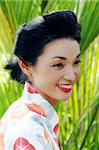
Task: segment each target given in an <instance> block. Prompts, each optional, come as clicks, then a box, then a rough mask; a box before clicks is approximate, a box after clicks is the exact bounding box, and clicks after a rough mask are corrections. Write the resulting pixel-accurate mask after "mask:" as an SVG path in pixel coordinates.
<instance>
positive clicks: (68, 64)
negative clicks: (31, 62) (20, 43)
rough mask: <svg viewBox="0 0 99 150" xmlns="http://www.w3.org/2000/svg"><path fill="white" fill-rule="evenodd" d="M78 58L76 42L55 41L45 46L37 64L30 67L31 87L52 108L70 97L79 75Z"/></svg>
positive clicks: (64, 39) (78, 51) (69, 40)
mask: <svg viewBox="0 0 99 150" xmlns="http://www.w3.org/2000/svg"><path fill="white" fill-rule="evenodd" d="M79 56H80V48H79V44H78V43H77V41H76V40H73V39H67V38H62V39H57V40H55V41H52V42H50V43H48V44H46V46H45V48H44V53H43V54H42V55H41V56H39V57H38V61H37V64H36V65H35V66H34V67H33V66H32V67H31V74H32V77H31V81H32V83H33V87H34V88H35V89H36V90H37V91H39V93H40V94H41V95H42V96H43V97H44V98H45V99H46V100H48V101H49V102H50V103H51V104H52V105H53V106H54V105H55V104H56V102H57V101H66V100H67V99H68V98H69V97H70V95H71V92H72V88H73V84H74V83H75V81H77V80H78V79H79V75H80V65H79V62H80V58H79Z"/></svg>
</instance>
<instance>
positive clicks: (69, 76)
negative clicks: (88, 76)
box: [64, 67, 76, 82]
mask: <svg viewBox="0 0 99 150" xmlns="http://www.w3.org/2000/svg"><path fill="white" fill-rule="evenodd" d="M64 79H65V80H67V81H69V82H74V81H75V80H76V73H75V70H74V68H73V67H68V68H66V69H65V72H64Z"/></svg>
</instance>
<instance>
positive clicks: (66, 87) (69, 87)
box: [59, 85, 72, 89]
mask: <svg viewBox="0 0 99 150" xmlns="http://www.w3.org/2000/svg"><path fill="white" fill-rule="evenodd" d="M59 87H60V88H64V89H71V88H72V85H59Z"/></svg>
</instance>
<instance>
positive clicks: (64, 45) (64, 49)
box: [42, 38, 80, 59]
mask: <svg viewBox="0 0 99 150" xmlns="http://www.w3.org/2000/svg"><path fill="white" fill-rule="evenodd" d="M79 53H80V48H79V44H78V42H77V41H75V40H72V39H67V38H62V39H57V40H55V41H52V42H50V43H48V44H46V46H45V47H44V53H43V54H42V56H43V57H48V58H49V59H56V58H59V57H64V59H65V58H69V57H72V56H73V57H77V56H78V55H79Z"/></svg>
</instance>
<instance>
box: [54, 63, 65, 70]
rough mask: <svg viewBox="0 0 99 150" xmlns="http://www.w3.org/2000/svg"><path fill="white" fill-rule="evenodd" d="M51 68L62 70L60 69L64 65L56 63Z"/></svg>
mask: <svg viewBox="0 0 99 150" xmlns="http://www.w3.org/2000/svg"><path fill="white" fill-rule="evenodd" d="M52 67H56V68H60V69H62V68H63V67H64V64H62V63H57V64H54V65H52Z"/></svg>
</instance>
